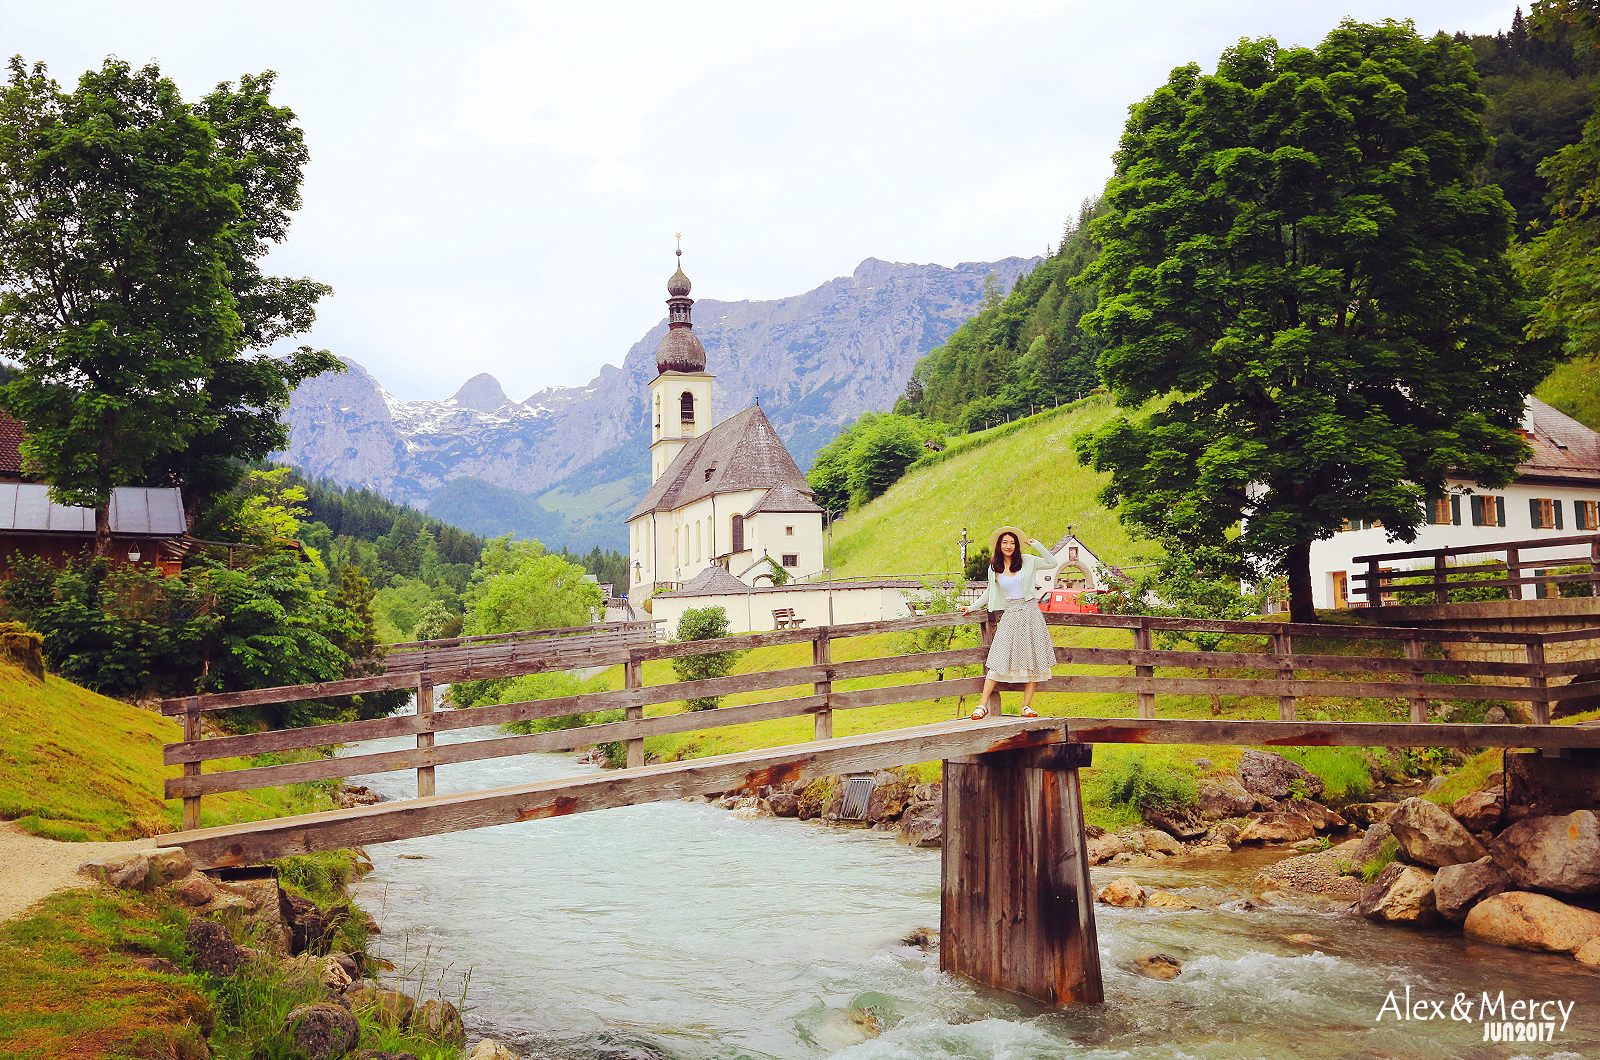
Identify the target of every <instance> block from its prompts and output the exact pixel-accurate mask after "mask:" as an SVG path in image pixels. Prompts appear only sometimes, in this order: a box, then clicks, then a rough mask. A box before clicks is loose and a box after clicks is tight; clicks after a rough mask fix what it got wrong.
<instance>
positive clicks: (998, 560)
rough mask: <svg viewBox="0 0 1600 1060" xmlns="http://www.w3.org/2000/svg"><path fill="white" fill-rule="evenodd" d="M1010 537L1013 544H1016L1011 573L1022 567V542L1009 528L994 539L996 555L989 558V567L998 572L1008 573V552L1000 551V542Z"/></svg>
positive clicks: (1012, 556) (1012, 555)
mask: <svg viewBox="0 0 1600 1060" xmlns="http://www.w3.org/2000/svg"><path fill="white" fill-rule="evenodd" d="M1008 537H1009V538H1010V539H1011V544H1012V545H1013V546H1015V547H1014V548H1012V550H1011V570H1010V573H1012V574H1015V573H1017V571H1019V570H1021V569H1022V542H1021V541H1018V540H1017V535H1016V534H1013V533H1012V532H1011V531H1010V530H1007V531H1006V532H1005V533H1003V534H1001V535H1000V536H999V537H997V538H995V539H994V556H993V557H992V558H991V559H990V560H989V569H990V570H992V571H994V572H995V573H996V574H1005V573H1007V571H1006V566H1005V564H1006V554H1005V553H1004V552H1001V551H1000V542H1002V541H1004V540H1005V539H1006V538H1008Z"/></svg>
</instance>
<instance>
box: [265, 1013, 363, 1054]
mask: <svg viewBox="0 0 1600 1060" xmlns="http://www.w3.org/2000/svg"><path fill="white" fill-rule="evenodd" d="M283 1034H284V1037H286V1038H288V1039H289V1040H290V1041H291V1042H293V1043H294V1048H295V1050H296V1051H297V1052H298V1053H299V1054H300V1055H301V1056H303V1057H305V1058H306V1060H339V1057H342V1056H344V1055H345V1054H346V1053H348V1052H350V1051H351V1050H352V1049H354V1048H355V1047H356V1046H358V1045H360V1044H361V1024H360V1023H359V1022H358V1021H357V1020H356V1018H355V1017H354V1016H352V1015H351V1014H350V1013H349V1012H346V1011H345V1010H344V1009H342V1008H340V1007H339V1006H338V1005H334V1004H330V1003H328V1002H325V1001H318V1002H316V1003H314V1004H310V1005H301V1006H300V1007H299V1008H297V1009H293V1010H291V1011H290V1013H289V1015H288V1016H287V1017H286V1018H285V1019H284V1021H283Z"/></svg>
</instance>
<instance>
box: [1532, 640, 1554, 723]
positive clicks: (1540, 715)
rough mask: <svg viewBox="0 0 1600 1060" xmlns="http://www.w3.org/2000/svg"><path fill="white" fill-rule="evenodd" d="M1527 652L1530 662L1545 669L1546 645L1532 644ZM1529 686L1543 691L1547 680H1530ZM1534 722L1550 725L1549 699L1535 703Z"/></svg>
mask: <svg viewBox="0 0 1600 1060" xmlns="http://www.w3.org/2000/svg"><path fill="white" fill-rule="evenodd" d="M1527 651H1528V662H1530V663H1532V664H1533V665H1534V666H1537V667H1539V668H1540V669H1541V670H1542V669H1543V668H1544V645H1543V644H1530V645H1528V649H1527ZM1528 684H1529V685H1530V686H1532V687H1533V688H1536V689H1539V690H1541V691H1542V690H1543V689H1544V687H1545V679H1544V677H1543V676H1540V677H1533V678H1529V679H1528ZM1533 721H1534V724H1535V725H1549V724H1550V701H1549V700H1548V699H1543V698H1541V699H1535V700H1534V701H1533Z"/></svg>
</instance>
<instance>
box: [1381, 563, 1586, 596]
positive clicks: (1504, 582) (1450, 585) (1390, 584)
mask: <svg viewBox="0 0 1600 1060" xmlns="http://www.w3.org/2000/svg"><path fill="white" fill-rule="evenodd" d="M1524 566H1531V564H1524ZM1390 573H1391V574H1393V575H1394V576H1395V578H1396V579H1397V580H1395V581H1387V582H1379V583H1378V584H1379V590H1378V591H1379V592H1382V593H1397V592H1418V593H1420V592H1427V591H1429V590H1431V589H1433V588H1434V584H1433V583H1432V582H1423V581H1416V582H1405V581H1400V580H1398V579H1401V578H1404V577H1408V576H1409V577H1413V578H1414V577H1416V576H1417V575H1416V573H1415V572H1413V573H1411V574H1410V575H1405V574H1402V573H1401V572H1399V571H1391V572H1390ZM1422 573H1424V574H1426V573H1427V572H1426V571H1424V572H1422ZM1591 580H1593V575H1591V574H1589V573H1587V572H1585V573H1583V574H1547V575H1545V576H1543V577H1539V578H1500V579H1496V580H1494V581H1481V582H1479V581H1460V582H1446V583H1445V585H1446V588H1447V589H1495V588H1505V587H1507V586H1510V587H1512V588H1515V587H1516V586H1519V585H1564V584H1566V583H1567V582H1588V581H1591ZM1512 599H1514V600H1520V599H1522V598H1521V597H1520V596H1514V597H1512Z"/></svg>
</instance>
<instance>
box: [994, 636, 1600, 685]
mask: <svg viewBox="0 0 1600 1060" xmlns="http://www.w3.org/2000/svg"><path fill="white" fill-rule="evenodd" d="M1597 634H1600V631H1597ZM1280 636H1283V637H1285V638H1288V637H1289V634H1280ZM1402 643H1414V642H1411V641H1406V642H1402ZM1291 644H1292V640H1291ZM969 650H970V649H969ZM1056 663H1057V665H1079V666H1132V665H1136V664H1137V665H1143V666H1167V667H1173V666H1177V667H1183V668H1184V669H1189V670H1208V669H1227V670H1267V671H1274V670H1279V669H1283V668H1285V667H1287V668H1289V669H1295V670H1314V671H1322V672H1325V673H1372V672H1380V673H1382V672H1387V673H1397V674H1400V673H1405V674H1409V673H1418V674H1440V675H1450V676H1455V677H1536V676H1538V673H1539V671H1538V668H1537V667H1535V666H1532V665H1530V664H1528V663H1505V662H1488V661H1482V660H1478V659H1424V658H1422V657H1421V656H1420V655H1417V656H1415V657H1411V656H1407V657H1404V658H1398V659H1397V658H1393V657H1391V656H1386V655H1295V654H1293V653H1289V654H1288V655H1287V656H1283V655H1278V654H1276V653H1273V654H1266V653H1261V652H1234V651H1205V652H1201V651H1137V650H1133V651H1130V650H1128V649H1126V648H1076V647H1058V648H1056Z"/></svg>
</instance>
